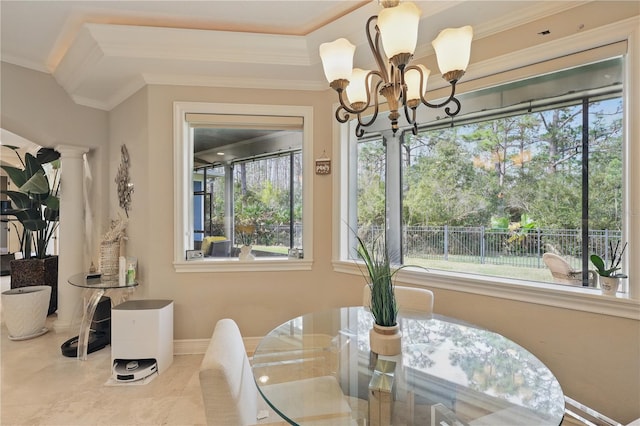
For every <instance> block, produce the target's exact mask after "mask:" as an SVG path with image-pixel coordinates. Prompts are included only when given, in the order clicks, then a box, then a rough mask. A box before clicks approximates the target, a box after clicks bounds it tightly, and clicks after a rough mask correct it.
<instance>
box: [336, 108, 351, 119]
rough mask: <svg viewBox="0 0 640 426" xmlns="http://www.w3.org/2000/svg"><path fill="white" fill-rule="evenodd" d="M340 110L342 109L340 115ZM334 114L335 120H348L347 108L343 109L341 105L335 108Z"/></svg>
mask: <svg viewBox="0 0 640 426" xmlns="http://www.w3.org/2000/svg"><path fill="white" fill-rule="evenodd" d="M341 111H343V113H342V116H340V112H341ZM335 115H336V120H338V122H339V123H346V122H347V121H349V113H348V112H347V110H345V109H344V107H343V106H342V105H340V106H339V107H338V108H336V114H335Z"/></svg>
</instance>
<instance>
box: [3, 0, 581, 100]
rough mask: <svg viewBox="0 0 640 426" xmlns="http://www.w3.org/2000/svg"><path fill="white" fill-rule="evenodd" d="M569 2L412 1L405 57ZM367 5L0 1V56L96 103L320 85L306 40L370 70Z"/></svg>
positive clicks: (323, 0) (370, 9)
mask: <svg viewBox="0 0 640 426" xmlns="http://www.w3.org/2000/svg"><path fill="white" fill-rule="evenodd" d="M581 3H584V2H564V1H479V0H466V1H417V2H416V4H417V5H418V6H419V7H420V8H421V9H422V12H423V13H422V20H421V24H420V29H419V34H420V42H419V43H418V48H417V50H416V54H415V56H416V57H424V56H427V55H429V54H430V53H431V46H430V41H431V40H432V39H434V38H435V37H436V35H437V33H438V32H439V31H440V30H441V29H443V28H446V27H452V26H462V25H466V24H470V25H472V26H473V27H474V34H475V35H474V37H475V39H478V38H482V37H486V36H489V35H491V34H495V33H496V32H499V31H502V30H505V29H508V28H512V27H515V26H518V25H522V24H523V23H525V22H529V21H532V20H534V19H538V18H541V17H543V16H546V15H550V14H552V13H555V12H557V11H559V10H562V9H567V8H568V7H571V6H575V5H578V4H581ZM379 9H380V6H379V5H378V2H377V1H376V0H372V1H371V0H370V1H361V0H357V1H355V0H354V1H344V0H343V1H333V0H319V1H293V0H289V1H286V0H285V1H269V0H261V1H243V0H236V1H217V0H214V1H152V0H147V1H101V0H95V1H55V0H48V1H23V0H21V1H10V0H2V1H1V2H0V15H1V23H0V29H1V52H0V54H1V58H2V61H5V62H9V63H12V64H15V65H19V66H23V67H27V68H30V69H34V70H38V71H42V72H45V73H50V74H52V75H53V77H54V78H55V79H56V81H57V82H58V83H59V84H60V86H62V87H63V88H64V90H65V91H66V92H67V93H68V94H69V96H70V97H71V98H72V99H73V100H74V101H75V102H76V103H78V104H81V105H85V106H90V107H94V108H99V109H103V110H107V111H108V110H111V109H112V108H114V107H115V106H117V105H118V104H119V103H120V102H122V101H123V100H125V99H127V98H128V97H129V96H131V95H132V94H133V93H135V92H136V91H137V90H139V89H140V88H142V87H144V86H145V85H147V84H169V85H194V86H216V87H242V88H273V89H285V88H289V89H296V90H327V89H328V83H327V82H326V81H325V79H324V73H323V71H322V65H321V62H320V57H319V55H318V46H319V45H320V44H321V43H323V42H326V41H332V40H334V39H336V38H338V37H346V38H348V39H349V40H350V41H351V42H352V43H353V44H355V45H356V46H357V49H356V56H355V66H358V67H361V68H372V67H373V66H374V62H373V59H372V57H371V54H370V52H369V49H368V46H367V41H366V36H365V32H364V26H365V23H366V20H367V18H368V17H369V16H371V15H375V14H376V13H377V12H378V10H379ZM540 30H542V29H540ZM470 67H473V64H471V66H470ZM434 74H436V73H434Z"/></svg>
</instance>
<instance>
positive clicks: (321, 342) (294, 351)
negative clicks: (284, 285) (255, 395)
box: [253, 307, 564, 426]
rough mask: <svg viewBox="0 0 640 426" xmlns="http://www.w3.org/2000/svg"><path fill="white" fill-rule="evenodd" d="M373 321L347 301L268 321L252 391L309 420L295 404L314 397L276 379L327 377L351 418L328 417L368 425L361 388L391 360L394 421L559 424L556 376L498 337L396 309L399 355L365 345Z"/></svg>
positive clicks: (366, 390) (288, 414)
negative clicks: (270, 326)
mask: <svg viewBox="0 0 640 426" xmlns="http://www.w3.org/2000/svg"><path fill="white" fill-rule="evenodd" d="M372 324H373V319H372V317H371V314H370V312H368V310H366V309H365V308H363V307H350V308H340V309H333V310H329V311H325V312H317V313H312V314H307V315H304V316H301V317H298V318H294V319H292V320H290V321H287V322H286V323H284V324H282V325H280V326H279V327H277V328H275V329H274V330H272V331H271V332H270V333H269V334H268V335H267V336H265V337H264V338H263V339H262V341H261V342H260V344H259V345H258V347H257V349H256V351H255V353H254V356H253V373H254V376H255V379H256V383H257V384H258V388H259V390H260V393H261V394H262V395H263V397H264V398H265V400H267V402H268V403H269V405H271V406H272V407H273V408H274V409H275V410H276V411H277V412H278V413H279V414H281V415H282V416H283V417H284V418H285V419H288V420H290V422H291V423H293V424H305V423H306V420H307V419H311V420H313V419H314V418H315V419H316V420H317V416H314V415H308V414H311V413H306V414H305V411H304V409H300V407H305V403H304V401H305V400H306V399H307V398H313V395H312V394H309V395H298V396H295V395H286V394H284V392H282V389H281V386H280V387H279V386H277V384H279V383H286V382H295V381H298V380H302V379H307V378H311V377H327V376H333V377H335V378H336V379H337V381H338V383H339V385H340V388H341V389H342V392H343V393H344V395H345V398H346V399H347V401H348V403H349V406H350V407H351V418H348V419H344V418H343V420H344V422H341V421H337V420H336V421H334V422H333V423H334V424H350V425H351V424H367V425H369V424H373V423H374V422H372V420H373V419H369V404H370V402H371V400H372V398H377V399H378V400H380V395H375V396H372V395H373V394H372V391H371V389H370V386H371V384H372V383H374V382H375V381H376V380H377V379H378V378H377V377H376V378H375V380H373V381H372V378H374V376H376V375H379V373H380V372H379V371H378V372H376V374H374V369H375V368H374V367H375V366H376V363H377V361H378V359H383V360H391V361H394V362H395V366H393V364H391V365H392V366H393V367H395V368H393V369H392V372H391V374H392V375H393V377H392V381H391V382H392V383H393V388H392V391H391V394H392V398H391V400H392V402H391V405H392V407H391V413H392V414H391V416H392V422H391V424H393V425H438V426H442V425H445V426H446V425H449V426H461V425H471V426H482V425H496V424H509V425H531V424H535V425H559V424H560V423H561V421H562V416H563V414H564V396H563V393H562V389H561V387H560V385H559V383H558V381H557V380H556V378H555V377H554V375H553V374H552V373H551V371H550V370H549V369H548V368H547V367H546V366H545V365H544V364H543V363H542V362H541V361H540V360H539V359H537V358H536V357H535V356H534V355H533V354H531V353H530V352H528V351H527V350H526V349H524V348H522V347H521V346H519V345H518V344H516V343H515V342H512V341H511V340H509V339H507V338H505V337H504V336H501V335H500V334H497V333H494V332H491V331H488V330H484V329H481V328H478V327H476V326H473V325H470V324H467V323H463V322H461V321H457V320H454V319H452V318H447V317H443V316H438V315H426V314H419V313H401V315H400V321H399V324H400V327H401V330H402V354H401V355H397V356H393V357H389V356H384V357H383V356H380V357H378V355H376V354H374V353H372V352H370V350H369V330H370V329H371V327H372ZM380 365H381V364H378V366H380ZM274 385H276V386H274ZM309 392H311V393H312V392H313V391H309ZM296 398H297V399H296ZM294 405H295V406H296V407H297V408H296V409H291V407H292V406H294Z"/></svg>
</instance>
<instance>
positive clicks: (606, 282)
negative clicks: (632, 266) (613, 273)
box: [598, 276, 622, 296]
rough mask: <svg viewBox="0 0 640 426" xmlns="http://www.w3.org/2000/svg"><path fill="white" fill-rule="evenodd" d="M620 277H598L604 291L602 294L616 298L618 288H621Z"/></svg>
mask: <svg viewBox="0 0 640 426" xmlns="http://www.w3.org/2000/svg"><path fill="white" fill-rule="evenodd" d="M621 279H622V278H620V277H601V276H599V277H598V282H599V283H600V289H601V290H602V294H605V295H607V296H615V295H616V293H617V292H618V287H619V286H620V280H621Z"/></svg>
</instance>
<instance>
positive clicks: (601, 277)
mask: <svg viewBox="0 0 640 426" xmlns="http://www.w3.org/2000/svg"><path fill="white" fill-rule="evenodd" d="M626 248H627V243H624V245H623V246H622V248H620V241H618V242H617V243H616V244H615V246H614V245H613V242H611V241H610V242H609V264H608V265H607V262H606V261H605V259H603V258H602V257H601V256H599V255H597V254H592V255H591V257H590V259H591V263H593V266H595V267H596V272H597V273H598V282H599V283H600V289H601V290H602V293H603V294H606V295H608V296H615V295H616V293H617V291H618V287H619V286H620V281H622V279H623V278H627V276H626V275H625V274H622V273H618V272H617V271H619V270H620V268H621V267H620V264H621V263H622V256H623V255H624V251H625V250H626Z"/></svg>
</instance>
